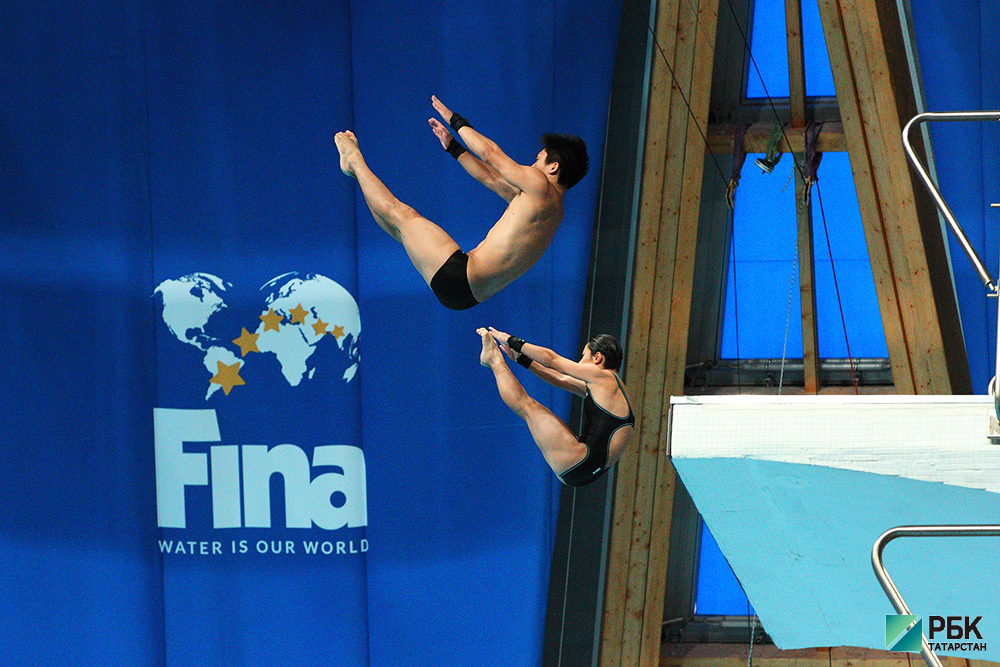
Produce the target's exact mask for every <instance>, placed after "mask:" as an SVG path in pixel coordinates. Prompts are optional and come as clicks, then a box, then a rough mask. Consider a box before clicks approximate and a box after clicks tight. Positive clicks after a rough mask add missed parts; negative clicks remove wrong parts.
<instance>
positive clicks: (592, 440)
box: [559, 373, 635, 486]
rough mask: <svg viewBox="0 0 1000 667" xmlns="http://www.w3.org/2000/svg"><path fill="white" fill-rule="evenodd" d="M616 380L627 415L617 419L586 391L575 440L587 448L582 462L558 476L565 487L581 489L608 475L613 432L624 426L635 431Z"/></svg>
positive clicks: (630, 407) (631, 415) (633, 416)
mask: <svg viewBox="0 0 1000 667" xmlns="http://www.w3.org/2000/svg"><path fill="white" fill-rule="evenodd" d="M615 380H616V381H617V382H618V389H619V390H621V392H622V395H623V396H625V403H626V404H628V415H627V416H625V417H617V416H615V415H613V414H611V413H610V412H608V411H607V410H605V409H604V408H602V407H601V406H599V405H598V404H597V403H595V402H594V397H593V396H591V395H590V390H589V389H588V390H587V397H586V398H585V399H584V400H583V428H582V429H580V435H579V436H578V437H577V439H578V440H579V441H580V442H582V443H583V444H585V445H587V458H585V459H583V460H582V461H580V462H579V463H577V464H576V465H575V466H573V467H572V468H570V469H569V470H567V471H566V472H564V473H563V474H561V475H559V480H560V481H561V482H562V483H563V484H566V485H568V486H584V485H585V484H590V483H591V482H593V481H594V480H596V479H597V478H598V477H600V476H601V475H603V474H604V473H606V472H607V471H608V450H609V449H610V447H611V437H612V436H613V435H614V434H615V432H616V431H617V430H618V429H620V428H624V427H625V426H632V427H633V428H634V427H635V415H634V414H633V413H632V404H631V403H629V400H628V396H627V395H626V394H625V388H624V387H622V381H621V380H620V379H619V378H618V374H617V373H615Z"/></svg>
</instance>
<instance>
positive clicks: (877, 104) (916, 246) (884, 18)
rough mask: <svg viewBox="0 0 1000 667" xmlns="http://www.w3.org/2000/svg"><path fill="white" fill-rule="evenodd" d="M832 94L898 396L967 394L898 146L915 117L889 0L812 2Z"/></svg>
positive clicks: (927, 225)
mask: <svg viewBox="0 0 1000 667" xmlns="http://www.w3.org/2000/svg"><path fill="white" fill-rule="evenodd" d="M819 10H820V17H821V19H822V22H823V32H824V34H825V36H826V42H827V49H828V51H829V54H830V65H831V67H832V69H833V79H834V83H835V85H836V88H837V101H838V103H839V106H840V115H841V119H842V120H843V123H844V135H845V137H846V139H847V147H848V152H849V154H850V157H851V168H852V170H853V172H854V184H855V189H856V190H857V195H858V204H859V206H860V208H861V221H862V224H863V225H864V228H865V238H866V240H867V243H868V254H869V257H870V259H871V265H872V273H873V274H874V277H875V289H876V291H877V293H878V300H879V308H880V310H881V312H882V324H883V326H884V328H885V337H886V344H887V345H888V348H889V358H890V361H891V363H892V374H893V381H894V383H895V385H896V391H897V393H900V394H911V393H916V394H951V393H969V392H971V386H970V380H969V368H968V360H967V358H966V355H965V343H964V340H963V338H962V335H961V325H960V320H959V318H958V306H957V304H956V303H955V298H954V291H953V288H952V284H951V272H950V267H949V266H948V262H947V258H946V256H945V253H944V239H943V237H942V234H941V229H940V224H939V222H938V219H937V215H936V212H935V211H934V209H933V206H932V204H931V203H930V202H929V198H928V197H927V195H926V193H925V192H924V191H923V189H922V188H920V187H919V185H918V184H917V183H916V182H915V180H914V178H913V175H912V173H911V172H910V169H909V165H908V164H907V161H906V157H905V155H904V153H903V147H902V140H901V136H902V127H903V124H904V123H905V122H906V121H907V120H909V119H910V118H912V117H913V116H914V115H915V114H916V101H915V98H914V93H913V86H912V81H911V80H910V74H909V69H908V67H907V65H906V54H905V51H904V50H903V47H902V30H901V26H900V20H899V16H898V13H897V9H896V3H895V2H894V1H893V0H875V2H870V1H858V0H819Z"/></svg>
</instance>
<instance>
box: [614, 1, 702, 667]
mask: <svg viewBox="0 0 1000 667" xmlns="http://www.w3.org/2000/svg"><path fill="white" fill-rule="evenodd" d="M717 16H718V0H701V2H699V3H691V2H690V0H665V1H663V2H660V3H659V5H658V7H657V21H656V36H657V41H658V48H655V49H654V54H653V58H654V62H653V67H652V80H651V84H650V104H649V120H648V123H647V135H646V146H645V158H644V164H643V183H642V195H641V197H642V199H641V204H640V214H639V230H638V247H637V251H636V267H635V275H636V279H635V284H634V286H633V293H632V316H631V325H630V329H629V354H628V358H629V361H628V368H627V373H626V377H627V379H628V382H629V387H630V391H631V392H632V395H633V403H634V404H635V405H638V406H639V411H638V422H637V424H636V434H635V436H634V437H635V441H636V442H637V444H636V445H634V446H633V449H632V452H631V453H630V454H628V455H627V456H626V457H624V458H623V459H622V461H621V462H619V464H618V473H617V482H616V498H615V511H614V517H613V521H612V531H611V549H610V553H609V563H608V586H607V594H606V600H605V605H604V619H603V624H602V645H601V664H602V665H607V666H611V665H614V666H621V667H636V666H639V665H644V666H649V667H652V666H654V665H657V664H658V662H659V655H660V626H661V624H662V620H663V595H664V587H665V579H666V572H667V556H668V553H669V544H668V540H669V535H670V517H671V512H672V509H673V489H674V480H675V476H674V471H673V467H672V466H671V464H670V461H669V452H668V451H667V445H666V436H667V423H668V418H669V397H670V395H671V394H680V393H683V388H684V365H685V357H686V354H687V337H688V328H689V325H690V313H691V293H692V280H693V275H694V257H695V244H696V239H697V226H698V216H699V209H700V200H701V184H702V174H703V169H704V161H705V155H706V145H705V139H704V137H703V133H704V132H706V131H707V127H708V122H707V121H708V103H709V94H710V92H711V76H712V67H713V54H714V47H715V27H716V20H717ZM661 49H662V51H661ZM671 70H672V72H671Z"/></svg>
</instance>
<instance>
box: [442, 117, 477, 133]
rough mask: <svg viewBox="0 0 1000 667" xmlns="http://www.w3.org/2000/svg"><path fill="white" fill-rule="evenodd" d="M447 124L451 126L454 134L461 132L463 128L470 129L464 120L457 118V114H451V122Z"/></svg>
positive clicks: (467, 122)
mask: <svg viewBox="0 0 1000 667" xmlns="http://www.w3.org/2000/svg"><path fill="white" fill-rule="evenodd" d="M448 124H449V125H451V129H453V130H455V131H456V132H458V131H459V130H461V129H462V128H463V127H472V125H470V124H469V121H467V120H465V118H463V117H462V116H459V115H458V114H457V113H453V114H451V120H450V121H448Z"/></svg>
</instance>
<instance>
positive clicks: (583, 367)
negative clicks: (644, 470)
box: [476, 327, 635, 486]
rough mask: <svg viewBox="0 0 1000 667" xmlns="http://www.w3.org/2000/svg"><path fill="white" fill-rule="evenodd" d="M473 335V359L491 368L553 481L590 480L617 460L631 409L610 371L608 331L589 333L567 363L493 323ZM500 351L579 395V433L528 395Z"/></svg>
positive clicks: (614, 361) (612, 354)
mask: <svg viewBox="0 0 1000 667" xmlns="http://www.w3.org/2000/svg"><path fill="white" fill-rule="evenodd" d="M476 333H478V334H479V335H480V336H481V337H482V339H483V351H482V354H481V355H480V357H479V362H480V363H481V364H482V365H483V366H488V367H489V368H490V369H491V370H492V371H493V375H494V377H495V379H496V382H497V389H498V390H499V391H500V398H502V399H503V402H504V403H506V404H507V407H509V408H510V409H511V410H513V411H514V412H516V413H517V414H518V415H519V416H520V417H521V418H522V419H524V421H525V422H527V424H528V430H529V431H530V432H531V437H532V438H534V440H535V444H536V445H538V448H539V449H540V450H541V452H542V456H543V457H545V462H546V463H548V464H549V467H550V468H552V471H553V472H554V473H555V474H556V476H558V477H559V481H561V482H562V483H563V484H566V485H568V486H584V485H586V484H590V483H591V482H593V481H594V480H596V479H598V478H599V477H600V476H601V475H603V474H604V473H605V472H607V471H608V469H609V468H610V467H611V466H613V465H614V464H615V463H616V462H617V461H618V459H619V458H621V455H622V453H623V452H624V451H625V447H626V446H627V445H628V441H629V439H630V438H631V437H632V432H633V431H634V429H635V413H633V412H632V405H631V403H629V400H628V393H627V391H626V389H625V385H624V384H623V383H622V380H621V378H620V377H618V373H617V372H616V371H617V370H618V368H619V366H621V362H622V348H621V345H619V343H618V340H617V339H615V338H614V337H613V336H609V335H608V334H600V335H598V336H594V337H593V338H591V339H590V341H589V342H588V343H587V345H586V346H585V347H584V348H583V354H582V356H581V358H580V361H571V360H570V359H566V358H565V357H561V356H559V355H558V354H556V353H555V352H553V351H552V350H550V349H548V348H545V347H541V346H539V345H532V344H531V343H526V342H525V341H524V340H522V339H520V338H518V337H516V336H511V335H509V334H506V333H504V332H502V331H497V330H496V329H494V328H493V327H490V328H489V330H487V329H483V328H479V329H476ZM498 344H499V345H500V347H499V348H498V347H497V345H498ZM501 349H502V350H503V351H504V353H505V354H506V355H507V356H509V357H510V358H511V359H514V360H515V361H517V363H518V364H520V365H522V366H524V367H525V368H527V369H529V370H531V371H532V372H533V373H534V374H535V375H537V376H538V377H540V378H542V379H543V380H545V381H546V382H548V383H549V384H551V385H553V386H555V387H559V388H560V389H566V390H567V391H571V392H573V393H574V394H576V395H578V396H583V397H584V401H583V428H582V429H581V430H580V435H579V437H577V436H575V435H573V432H572V431H570V429H569V427H568V426H567V425H566V423H565V422H564V421H563V420H561V419H559V417H557V416H555V414H553V413H552V411H551V410H549V409H548V408H546V407H545V406H544V405H542V404H541V403H539V402H538V401H536V400H535V399H533V398H531V397H530V396H528V394H527V392H525V390H524V387H522V386H521V383H520V382H518V381H517V378H515V377H514V373H513V372H511V370H510V368H508V366H507V362H506V360H504V358H503V355H501V354H500V350H501Z"/></svg>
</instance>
